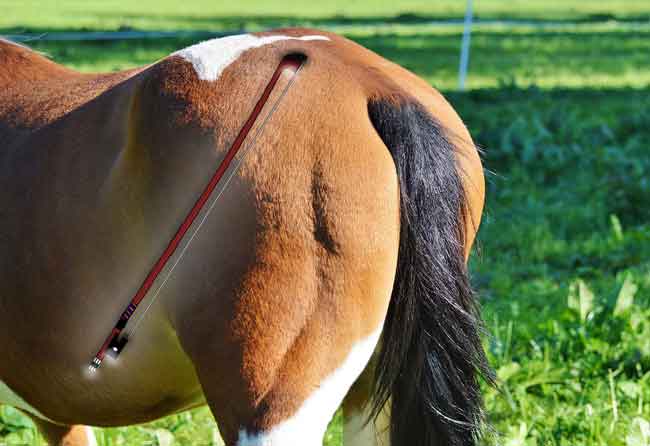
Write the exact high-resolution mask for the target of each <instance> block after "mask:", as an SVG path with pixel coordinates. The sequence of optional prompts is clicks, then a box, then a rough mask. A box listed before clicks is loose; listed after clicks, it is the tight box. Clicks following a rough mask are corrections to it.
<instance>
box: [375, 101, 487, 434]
mask: <svg viewBox="0 0 650 446" xmlns="http://www.w3.org/2000/svg"><path fill="white" fill-rule="evenodd" d="M368 113H369V117H370V120H371V122H372V124H373V126H374V128H375V130H376V131H377V133H378V134H379V136H380V137H381V139H382V140H383V142H384V144H385V145H386V147H387V148H388V150H389V151H390V153H391V155H392V157H393V160H394V162H395V167H396V170H397V176H398V181H399V187H400V224H401V229H400V243H399V255H398V261H397V272H396V277H395V282H394V288H393V291H392V296H391V301H390V305H389V309H388V314H387V317H386V322H385V324H384V329H383V334H382V340H381V342H380V347H379V352H378V355H377V364H376V372H375V377H374V395H373V406H372V409H373V410H372V415H373V416H377V415H378V414H379V413H380V411H381V410H382V408H383V407H384V406H385V405H386V403H387V402H389V401H390V405H389V406H388V408H389V410H390V418H391V422H390V439H391V445H392V446H405V445H409V446H421V445H426V446H430V445H450V446H468V445H475V444H476V442H477V439H478V437H479V434H480V432H481V425H482V424H483V404H482V398H481V394H480V388H479V378H480V377H481V376H483V377H485V378H487V379H488V380H491V378H490V376H491V372H490V369H489V366H488V363H487V360H486V357H485V352H484V350H483V347H482V344H481V338H480V334H481V327H482V325H481V321H480V317H479V316H478V309H477V304H476V301H475V299H474V293H473V291H472V288H471V286H470V282H469V279H468V274H467V269H466V265H465V256H464V252H465V251H464V247H465V243H466V234H465V232H466V225H465V223H466V219H467V218H471V217H469V216H468V215H469V212H468V203H467V200H466V195H465V190H464V186H463V181H462V178H461V172H460V170H459V167H458V162H457V159H456V157H457V155H456V153H457V151H456V148H455V147H454V145H453V144H452V143H451V142H450V139H449V136H448V135H447V134H446V133H445V129H444V128H443V127H442V126H441V124H440V123H439V122H438V121H437V120H436V119H435V118H434V117H433V116H432V115H431V114H430V113H429V112H427V110H426V109H425V108H424V106H422V105H421V104H420V103H419V102H418V101H417V100H415V99H414V98H410V97H406V98H401V99H390V100H388V99H371V100H370V101H369V103H368Z"/></svg>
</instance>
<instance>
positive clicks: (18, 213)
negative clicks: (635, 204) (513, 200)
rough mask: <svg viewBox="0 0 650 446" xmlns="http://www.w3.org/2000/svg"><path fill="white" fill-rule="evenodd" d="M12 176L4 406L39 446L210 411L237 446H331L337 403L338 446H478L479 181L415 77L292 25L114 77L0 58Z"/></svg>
mask: <svg viewBox="0 0 650 446" xmlns="http://www.w3.org/2000/svg"><path fill="white" fill-rule="evenodd" d="M286 57H293V58H294V60H297V59H299V60H300V68H299V69H294V70H285V71H288V72H289V73H288V74H287V73H285V72H283V73H281V77H282V81H281V82H283V85H286V87H285V93H286V94H285V95H284V97H283V98H282V101H281V102H280V103H279V105H278V106H277V108H276V110H275V112H274V113H273V114H269V115H268V122H266V123H265V124H264V126H263V128H262V125H261V124H259V123H258V124H256V125H257V126H258V127H259V128H260V129H261V131H260V132H259V136H258V137H257V139H256V141H255V142H254V146H253V147H252V148H251V149H250V151H249V152H248V153H247V154H246V155H245V156H244V157H243V158H242V160H241V165H240V166H239V168H238V170H237V171H236V173H234V174H233V176H232V181H230V182H229V184H228V186H227V188H225V189H224V190H223V193H222V195H221V196H220V198H219V200H218V201H216V202H215V208H214V212H213V213H212V214H211V215H210V216H209V218H207V219H206V220H205V224H204V225H203V227H202V229H201V231H200V232H198V233H196V234H195V235H196V238H195V240H194V242H193V244H192V245H191V247H190V248H189V249H188V251H187V254H186V255H185V256H184V257H183V260H182V262H179V263H178V266H177V268H176V270H175V271H174V274H173V276H172V278H171V279H170V280H169V281H168V283H167V285H166V286H165V287H164V289H162V291H161V292H160V295H159V296H158V297H157V299H156V301H155V302H152V303H151V304H150V307H149V311H148V312H147V313H146V316H145V317H143V318H142V320H141V324H140V326H139V329H138V332H137V334H136V335H134V336H133V337H132V339H131V341H130V342H129V344H128V346H126V348H124V350H123V351H122V352H121V354H120V356H119V357H118V358H117V360H107V361H105V363H104V364H103V365H102V367H101V368H100V369H98V370H97V371H96V372H95V373H90V372H89V370H88V368H87V365H88V362H89V359H90V358H92V356H93V354H94V353H95V351H96V350H97V347H98V346H99V345H100V344H101V342H102V340H103V339H104V338H105V337H106V334H107V333H110V332H111V328H112V327H113V326H114V323H115V320H116V319H117V318H118V317H119V316H120V314H121V312H122V310H123V308H124V307H125V305H126V304H127V303H128V302H129V300H128V299H129V298H130V297H131V296H132V295H133V293H134V291H135V290H136V289H137V288H138V286H139V285H140V284H141V282H142V280H143V276H145V275H146V273H147V271H148V270H149V269H150V268H151V265H152V264H153V263H154V262H156V259H158V258H159V256H160V254H161V252H162V251H163V250H164V248H165V246H166V245H167V243H168V242H169V240H170V239H171V238H172V237H173V236H174V233H175V232H174V231H176V230H177V228H178V225H179V223H180V222H181V221H182V220H183V218H184V217H185V216H186V214H187V213H188V210H189V209H190V208H191V207H192V205H193V204H194V203H195V200H196V197H197V196H198V195H200V194H201V191H202V190H203V188H204V187H205V185H206V183H207V182H208V181H209V180H210V178H211V175H213V173H214V169H215V166H217V165H218V164H219V162H221V161H222V160H223V159H224V157H225V156H226V152H227V150H228V148H229V147H230V146H231V144H232V143H233V141H234V140H235V138H237V135H238V132H240V131H241V129H242V125H243V123H244V122H245V121H246V119H247V118H248V117H249V116H250V113H251V110H253V109H254V107H255V104H256V101H258V100H259V98H260V95H262V93H263V91H264V88H265V86H266V85H267V84H268V81H269V78H270V77H271V76H272V74H273V73H274V70H275V69H276V67H278V66H279V64H280V63H281V61H282V60H284V59H285V58H286ZM294 68H295V67H294ZM289 77H291V79H292V80H291V87H290V88H288V87H289V83H288V82H289V81H288V80H287V79H288V78H289ZM278 91H279V90H277V89H274V92H273V93H272V95H273V96H274V97H278V98H279V92H278ZM278 101H279V99H278ZM267 108H268V107H267ZM251 138H252V137H250V136H247V137H246V139H247V140H248V139H251ZM0 162H1V164H0V169H1V170H0V172H1V174H0V178H2V185H1V187H0V203H1V205H2V218H1V219H0V237H2V256H0V258H1V260H0V265H1V268H0V274H1V276H0V279H1V280H0V290H1V291H0V345H2V347H1V350H0V351H1V355H2V360H1V361H0V403H3V404H9V405H13V406H15V407H17V408H18V409H20V410H21V411H24V412H25V413H27V414H28V415H29V416H30V417H32V418H33V419H34V422H35V424H36V425H37V427H38V428H39V430H40V432H41V433H42V434H43V436H44V437H45V439H46V440H47V441H48V442H49V444H54V445H62V444H65V445H70V446H90V445H93V444H96V443H95V439H94V437H93V436H92V429H90V428H88V427H87V426H121V425H127V424H134V423H142V422H147V421H150V420H154V419H156V418H159V417H162V416H165V415H168V414H173V413H177V412H180V411H184V410H187V409H191V408H194V407H197V406H201V405H205V404H207V405H208V406H209V408H210V410H211V412H212V414H213V415H214V418H215V420H216V422H217V425H218V428H219V431H220V434H221V436H222V437H223V441H224V442H225V444H226V445H228V446H235V445H236V446H278V445H308V446H315V445H320V444H322V441H323V436H324V433H325V431H326V429H327V425H328V422H329V421H330V420H331V419H332V417H333V415H334V414H335V412H336V411H337V410H338V408H339V407H342V410H343V419H344V427H343V429H344V443H345V444H346V445H375V444H385V445H388V444H390V445H392V446H403V445H410V446H413V445H453V446H461V445H462V446H470V445H475V444H476V443H477V441H478V438H479V436H480V435H481V432H482V427H483V426H484V424H485V421H484V410H483V405H482V399H481V392H480V384H481V381H482V380H483V379H488V380H489V379H490V378H489V377H490V368H489V365H488V363H487V360H486V356H485V353H484V350H483V347H482V343H481V336H482V335H481V333H482V330H483V329H482V324H481V320H480V315H479V310H478V304H477V299H476V297H475V295H474V293H473V291H472V288H471V286H470V282H469V278H468V272H467V267H466V262H467V258H468V256H469V254H470V250H471V248H472V245H473V242H474V239H475V236H476V232H477V230H478V226H479V223H480V218H481V214H482V209H483V205H484V177H483V170H482V165H481V160H480V156H479V152H478V150H477V148H476V146H475V145H474V143H473V142H472V139H471V137H470V135H469V132H468V130H467V129H466V127H465V125H464V124H463V122H462V121H461V119H460V118H459V116H458V114H457V113H456V112H455V111H454V109H453V108H452V107H451V105H450V104H449V103H448V102H447V101H446V100H445V99H444V98H443V96H442V95H441V94H440V93H439V92H438V91H436V90H435V89H433V88H432V87H431V86H430V85H429V84H428V83H427V82H425V81H424V80H422V79H420V78H418V77H417V76H416V75H414V74H412V73H411V72H409V71H407V70H406V69H404V68H402V67H400V66H398V65H396V64H394V63H392V62H389V61H387V60H385V59H384V58H382V57H380V56H379V55H377V54H375V53H373V52H371V51H370V50H368V49H365V48H363V47H362V46H360V45H358V44H356V43H354V42H352V41H350V40H347V39H345V38H343V37H341V36H338V35H336V34H333V33H329V32H324V31H319V30H313V29H302V28H291V29H280V30H274V31H269V32H262V33H256V34H244V35H238V36H230V37H225V38H221V39H213V40H208V41H206V42H202V43H199V44H197V45H194V46H191V47H189V48H186V49H183V50H179V51H177V52H175V53H173V54H171V55H169V56H168V57H165V58H164V59H162V60H160V61H158V62H156V63H153V64H151V65H148V66H145V67H140V68H135V69H130V70H126V71H119V72H113V73H103V74H84V73H79V72H76V71H73V70H71V69H68V68H65V67H63V66H61V65H58V64H56V63H54V62H52V61H51V60H49V59H48V58H46V57H44V56H42V55H40V54H38V53H37V52H35V51H32V50H30V49H29V48H27V47H24V46H22V45H19V44H15V43H12V42H9V41H4V40H3V41H1V42H0Z"/></svg>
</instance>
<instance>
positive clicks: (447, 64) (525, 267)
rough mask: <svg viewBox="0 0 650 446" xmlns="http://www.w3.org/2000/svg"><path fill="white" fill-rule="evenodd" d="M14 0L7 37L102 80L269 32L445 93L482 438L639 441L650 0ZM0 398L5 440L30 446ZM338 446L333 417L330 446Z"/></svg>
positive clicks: (121, 432)
mask: <svg viewBox="0 0 650 446" xmlns="http://www.w3.org/2000/svg"><path fill="white" fill-rule="evenodd" d="M467 7H468V3H467V2H466V0H437V1H435V0H428V1H424V0H401V1H400V0H393V1H383V0H382V1H378V0H318V1H310V2H302V3H300V2H291V1H289V0H276V1H261V0H245V1H237V2H232V1H228V2H226V1H221V0H209V1H208V0H197V1H191V0H186V1H183V2H174V1H169V0H164V1H162V0H156V1H154V0H139V1H136V2H134V1H101V2H94V1H50V2H46V1H6V0H0V35H3V36H6V37H9V38H11V39H14V40H17V41H21V42H23V43H25V44H27V45H29V46H31V47H32V48H34V49H36V50H38V51H40V52H42V53H44V54H46V55H48V56H49V57H51V58H52V59H53V60H55V61H57V62H59V63H62V64H64V65H67V66H69V67H72V68H75V69H78V70H81V71H86V72H92V71H112V70H120V69H124V68H129V67H134V66H138V65H144V64H148V63H151V62H154V61H156V60H158V59H160V58H162V57H164V56H166V55H167V54H169V53H171V52H172V51H175V50H177V49H180V48H182V47H185V46H188V45H190V44H193V43H195V42H197V41H200V40H205V39H208V38H211V37H215V36H221V35H226V34H230V33H241V32H247V31H260V30H265V29H269V28H273V27H280V26H309V27H317V28H323V29H327V30H331V31H335V32H338V33H340V34H343V35H345V36H347V37H349V38H350V39H353V40H355V41H356V42H358V43H360V44H362V45H364V46H366V47H368V48H370V49H372V50H374V51H376V52H377V53H379V54H381V55H383V56H384V57H386V58H388V59H390V60H392V61H394V62H396V63H398V64H400V65H402V66H404V67H406V68H408V69H410V70H412V71H414V72H415V73H416V74H418V75H420V76H421V77H423V78H424V79H426V80H427V81H428V82H430V83H431V84H432V85H433V86H434V87H436V88H438V89H440V90H441V91H442V92H443V93H444V94H445V95H446V96H447V97H448V99H449V100H450V102H451V103H452V105H453V106H454V107H455V108H456V109H457V111H458V112H459V114H460V115H461V117H462V118H463V119H464V120H465V122H466V124H467V126H468V127H469V129H470V132H471V133H472V135H473V136H474V138H475V141H476V142H477V143H478V144H479V145H480V146H481V147H482V148H483V150H484V154H483V159H484V164H485V167H486V169H487V170H488V197H487V209H486V213H485V215H484V222H483V224H482V227H481V231H480V234H479V249H478V251H477V252H476V253H475V254H474V255H473V257H472V260H471V265H470V267H471V272H472V280H473V282H474V285H475V286H476V288H477V290H478V292H479V294H480V297H481V302H482V307H483V312H484V316H485V319H486V325H487V329H488V332H489V334H488V335H486V337H485V344H486V347H487V349H488V352H489V357H490V361H491V363H492V365H493V366H494V368H495V369H496V370H497V374H498V377H499V379H500V383H501V391H500V392H497V391H495V390H493V389H487V388H486V389H485V395H486V404H487V412H488V415H489V422H490V423H491V424H492V426H493V430H494V434H493V435H491V436H489V438H487V439H486V440H485V443H486V444H492V443H498V444H501V445H504V446H519V445H521V446H524V445H526V446H534V445H562V446H563V445H603V446H617V445H625V446H648V445H650V305H649V304H650V151H649V147H650V94H649V93H650V1H649V0H612V1H602V0H508V1H506V0H474V1H473V8H472V10H473V15H472V19H473V23H472V26H471V35H470V34H466V35H465V42H467V43H468V44H469V45H468V46H467V48H468V49H469V52H468V53H467V54H468V58H467V60H468V64H467V67H468V68H467V77H466V80H465V82H464V88H461V84H462V83H463V82H462V80H461V78H462V77H463V76H462V74H460V73H459V71H462V70H459V66H460V60H461V46H462V42H463V34H464V31H466V30H467V29H469V28H466V27H465V26H464V20H465V16H466V13H467ZM216 432H217V431H216V426H215V424H214V422H213V420H212V417H211V415H210V413H209V411H208V410H207V409H205V408H204V409H199V410H195V411H192V412H187V413H183V414H179V415H175V416H171V417H168V418H165V419H162V420H159V421H157V422H154V423H151V424H147V425H142V426H131V427H125V428H115V429H96V434H97V437H98V441H99V444H100V446H108V445H127V446H130V445H134V446H135V445H138V446H140V445H143V444H150V445H161V446H169V445H210V444H219V443H217V435H216ZM41 443H42V440H41V439H40V437H38V435H37V434H36V431H35V430H34V427H33V425H32V424H31V422H30V421H29V420H28V419H27V418H25V417H23V416H22V415H21V414H20V413H19V412H17V411H16V410H14V409H12V408H9V407H2V406H0V445H24V444H35V445H37V444H41ZM340 444H341V419H340V414H338V415H337V417H336V418H335V419H334V421H333V422H332V423H331V425H330V429H329V431H328V434H327V438H326V445H328V446H334V445H340Z"/></svg>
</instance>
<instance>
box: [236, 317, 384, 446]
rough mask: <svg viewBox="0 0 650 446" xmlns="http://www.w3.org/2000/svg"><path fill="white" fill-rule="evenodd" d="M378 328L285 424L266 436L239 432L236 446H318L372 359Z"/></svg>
mask: <svg viewBox="0 0 650 446" xmlns="http://www.w3.org/2000/svg"><path fill="white" fill-rule="evenodd" d="M380 334H381V328H380V329H379V330H377V331H376V332H374V333H373V334H372V335H370V336H368V337H367V338H366V339H364V340H362V341H360V342H358V343H356V344H355V345H354V346H353V347H352V349H351V350H350V353H348V356H347V358H346V359H345V361H344V362H343V364H341V365H340V366H339V368H338V369H336V370H335V371H334V372H333V373H332V374H331V375H330V376H328V377H327V378H325V380H324V381H323V382H322V383H321V385H320V387H319V388H318V389H316V391H314V393H312V394H311V395H310V396H309V398H307V399H306V400H305V401H304V402H303V404H302V406H301V407H300V409H298V411H297V412H296V413H295V414H294V415H293V416H292V417H291V418H289V419H288V420H285V421H283V422H282V423H280V424H278V425H277V426H274V427H273V428H272V429H270V430H269V431H267V432H261V433H257V434H249V433H248V432H246V431H245V430H244V429H242V430H240V431H239V440H238V441H237V446H286V445H297V444H299V445H304V446H321V445H322V442H323V436H324V435H325V430H326V429H327V424H328V423H329V421H330V420H331V419H332V417H333V416H334V412H336V409H338V407H339V404H341V401H342V400H343V397H344V396H345V394H346V393H347V391H348V390H349V389H350V387H351V386H352V384H353V383H354V381H355V380H356V379H357V378H358V377H359V375H360V374H361V372H362V371H363V369H364V368H365V367H366V365H367V364H368V361H369V360H370V357H371V356H372V353H373V351H374V350H375V346H376V345H377V341H378V340H379V335H380Z"/></svg>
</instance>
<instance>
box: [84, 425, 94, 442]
mask: <svg viewBox="0 0 650 446" xmlns="http://www.w3.org/2000/svg"><path fill="white" fill-rule="evenodd" d="M84 427H85V428H86V439H87V440H88V442H87V443H86V446H97V438H95V432H94V431H93V428H92V427H90V426H84Z"/></svg>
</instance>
